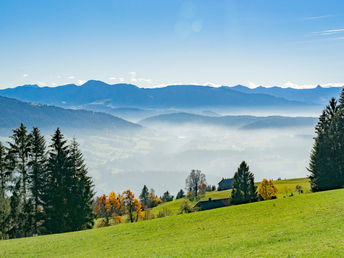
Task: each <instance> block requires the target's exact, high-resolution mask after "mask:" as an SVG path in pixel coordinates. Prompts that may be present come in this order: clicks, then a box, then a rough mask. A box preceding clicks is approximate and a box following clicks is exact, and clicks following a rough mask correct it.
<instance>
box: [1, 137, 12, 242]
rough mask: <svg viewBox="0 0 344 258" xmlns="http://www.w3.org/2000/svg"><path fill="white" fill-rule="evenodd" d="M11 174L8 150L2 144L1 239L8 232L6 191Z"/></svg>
mask: <svg viewBox="0 0 344 258" xmlns="http://www.w3.org/2000/svg"><path fill="white" fill-rule="evenodd" d="M10 179H11V173H10V171H9V170H8V161H7V149H6V147H5V146H3V145H2V143H1V142H0V239H1V238H3V237H4V236H5V235H6V232H7V223H6V222H7V217H8V215H9V199H8V197H7V195H6V191H8V190H9V186H10V184H9V183H10Z"/></svg>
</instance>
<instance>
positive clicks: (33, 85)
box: [18, 84, 39, 89]
mask: <svg viewBox="0 0 344 258" xmlns="http://www.w3.org/2000/svg"><path fill="white" fill-rule="evenodd" d="M18 87H22V88H33V89H34V88H39V86H38V85H37V84H25V85H22V86H18Z"/></svg>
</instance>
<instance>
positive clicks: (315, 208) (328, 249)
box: [0, 189, 344, 257]
mask: <svg viewBox="0 0 344 258" xmlns="http://www.w3.org/2000/svg"><path fill="white" fill-rule="evenodd" d="M343 253H344V189H341V190H333V191H327V192H320V193H312V194H301V195H294V196H293V197H289V198H280V199H277V200H271V201H264V202H257V203H251V204H244V205H236V206H230V207H225V208H220V209H215V210H209V211H203V212H196V213H192V214H185V215H178V216H171V217H166V218H160V219H154V220H148V221H143V222H139V223H134V224H121V225H117V226H112V227H107V228H100V229H94V230H87V231H81V232H73V233H66V234H57V235H50V236H40V237H33V238H26V239H14V240H5V241H0V256H2V257H19V256H31V257H42V256H45V257H57V256H59V257H60V256H65V257H67V256H76V257H101V256H108V257H110V256H111V257H116V256H117V257H133V256H135V257H137V256H139V257H145V256H146V257H148V256H150V257H152V256H153V257H190V256H194V257H199V256H208V257H226V256H227V257H228V256H230V257H248V256H257V257H262V256H263V257H268V256H273V257H300V256H302V257H304V256H306V257H307V256H308V257H340V256H342V255H343Z"/></svg>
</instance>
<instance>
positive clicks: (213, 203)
mask: <svg viewBox="0 0 344 258" xmlns="http://www.w3.org/2000/svg"><path fill="white" fill-rule="evenodd" d="M229 205H230V199H229V198H224V199H215V200H212V199H211V198H209V200H208V201H201V202H198V203H197V204H196V205H195V207H197V208H198V209H199V210H200V211H204V210H210V209H215V208H221V207H225V206H229Z"/></svg>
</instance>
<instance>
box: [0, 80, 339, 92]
mask: <svg viewBox="0 0 344 258" xmlns="http://www.w3.org/2000/svg"><path fill="white" fill-rule="evenodd" d="M92 81H94V82H101V83H105V84H107V85H110V86H115V85H132V86H135V87H138V88H142V89H158V88H164V87H169V86H201V87H212V88H220V87H228V88H233V87H238V86H239V87H240V86H241V87H246V88H249V89H256V88H266V89H268V88H281V89H296V90H303V89H315V88H319V87H320V88H342V87H344V83H343V84H336V83H335V84H323V85H322V84H314V85H304V86H295V85H294V86H293V85H270V86H269V85H252V84H251V85H250V84H249V85H244V84H235V85H222V84H219V85H216V84H212V83H208V84H199V83H170V84H163V85H154V86H151V87H149V86H146V87H145V86H142V85H139V84H135V83H130V82H120V83H111V82H108V81H102V80H97V79H90V80H87V81H83V82H82V83H81V84H78V83H67V84H59V85H42V84H39V82H33V83H27V84H22V85H15V86H12V87H8V88H1V87H0V90H5V89H14V88H18V87H25V86H37V87H39V88H45V87H47V88H56V87H61V86H68V85H74V86H79V87H82V86H84V85H85V84H87V83H89V82H92Z"/></svg>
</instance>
